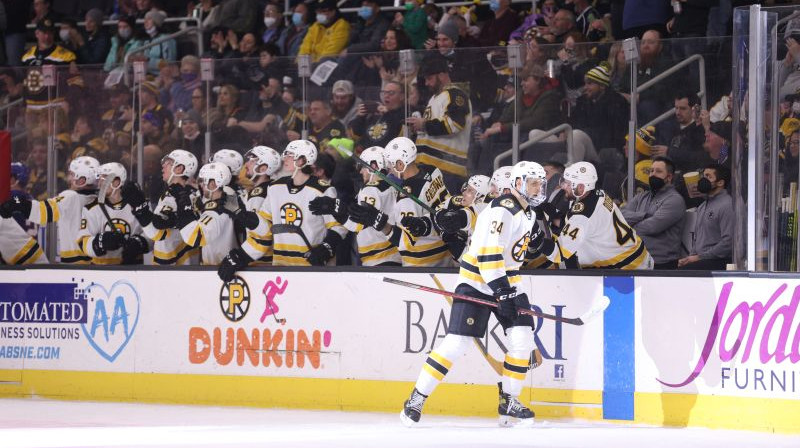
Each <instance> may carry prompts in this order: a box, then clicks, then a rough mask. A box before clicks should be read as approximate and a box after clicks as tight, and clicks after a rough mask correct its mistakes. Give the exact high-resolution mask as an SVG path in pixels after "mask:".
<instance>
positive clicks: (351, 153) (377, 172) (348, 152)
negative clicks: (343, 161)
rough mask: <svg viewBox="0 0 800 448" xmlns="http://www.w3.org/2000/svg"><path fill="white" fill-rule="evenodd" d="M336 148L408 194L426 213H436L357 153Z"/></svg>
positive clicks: (402, 192) (399, 190)
mask: <svg viewBox="0 0 800 448" xmlns="http://www.w3.org/2000/svg"><path fill="white" fill-rule="evenodd" d="M338 149H339V150H340V151H344V153H345V154H348V155H349V156H350V157H351V158H352V159H353V160H355V161H356V162H358V163H359V164H360V165H362V166H364V167H365V168H366V169H368V170H369V172H370V173H372V174H374V175H376V176H378V177H379V178H381V180H383V181H384V182H386V183H387V184H389V185H390V186H391V187H392V188H394V189H395V190H397V191H398V192H399V193H400V194H403V195H405V196H408V197H409V198H410V199H411V200H412V201H414V202H416V203H417V204H419V206H420V207H422V208H424V209H425V211H427V212H428V213H430V214H431V216H433V215H434V214H435V213H436V212H435V211H434V210H433V209H432V208H431V206H430V205H428V204H426V203H424V202H422V199H420V198H418V197H416V196H414V195H413V194H411V193H409V192H408V191H406V190H403V187H401V186H400V185H398V184H397V182H395V181H393V180H392V179H391V178H389V176H387V175H385V174H383V173H381V171H380V170H376V169H375V168H373V167H372V165H370V164H369V163H367V162H366V161H364V159H362V158H361V157H359V156H357V155H356V153H354V152H353V151H350V150H349V149H347V148H344V147H339V148H338Z"/></svg>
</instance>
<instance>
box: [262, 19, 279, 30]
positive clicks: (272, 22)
mask: <svg viewBox="0 0 800 448" xmlns="http://www.w3.org/2000/svg"><path fill="white" fill-rule="evenodd" d="M275 22H276V19H275V17H264V25H265V26H266V27H267V28H269V27H271V26H272V25H275Z"/></svg>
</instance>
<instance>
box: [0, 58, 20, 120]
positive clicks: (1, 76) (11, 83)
mask: <svg viewBox="0 0 800 448" xmlns="http://www.w3.org/2000/svg"><path fill="white" fill-rule="evenodd" d="M23 79H24V77H23V74H22V73H21V72H20V71H19V70H18V69H15V68H8V69H5V70H4V71H2V72H0V90H2V92H3V93H2V98H0V105H2V106H7V105H8V104H10V103H13V102H14V101H17V100H20V99H22V98H23V95H24V93H25V85H24V84H23V83H22V80H23ZM3 115H5V116H2V117H0V123H2V128H3V129H5V130H7V131H10V132H11V133H12V135H13V134H15V133H16V132H20V131H24V129H25V115H24V114H23V113H21V109H20V108H17V107H9V108H8V109H6V113H5V114H3Z"/></svg>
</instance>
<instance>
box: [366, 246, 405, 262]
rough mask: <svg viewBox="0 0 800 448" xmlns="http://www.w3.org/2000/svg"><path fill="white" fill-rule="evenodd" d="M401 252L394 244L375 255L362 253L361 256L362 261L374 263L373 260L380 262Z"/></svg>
mask: <svg viewBox="0 0 800 448" xmlns="http://www.w3.org/2000/svg"><path fill="white" fill-rule="evenodd" d="M399 253H400V252H399V251H398V250H397V248H396V247H394V246H392V247H389V248H387V249H386V250H384V251H382V252H380V253H377V254H375V255H362V256H361V262H362V263H372V262H373V261H374V262H380V261H383V260H384V259H386V258H392V257H394V256H395V255H398V254H399Z"/></svg>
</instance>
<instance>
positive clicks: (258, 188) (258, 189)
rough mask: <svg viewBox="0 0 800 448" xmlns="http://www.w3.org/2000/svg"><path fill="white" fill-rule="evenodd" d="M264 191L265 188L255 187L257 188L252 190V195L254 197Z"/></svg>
mask: <svg viewBox="0 0 800 448" xmlns="http://www.w3.org/2000/svg"><path fill="white" fill-rule="evenodd" d="M263 192H264V189H263V188H261V187H255V188H253V190H252V191H250V197H251V198H252V197H256V196H260V195H261V193H263Z"/></svg>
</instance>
